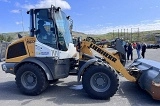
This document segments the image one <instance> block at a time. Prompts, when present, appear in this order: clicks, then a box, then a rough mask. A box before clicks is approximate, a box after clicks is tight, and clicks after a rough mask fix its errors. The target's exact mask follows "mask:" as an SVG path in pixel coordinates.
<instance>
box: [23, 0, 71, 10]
mask: <svg viewBox="0 0 160 106" xmlns="http://www.w3.org/2000/svg"><path fill="white" fill-rule="evenodd" d="M51 4H52V5H55V6H56V7H61V9H71V7H70V5H69V4H68V3H67V2H66V1H64V0H40V1H39V2H37V4H24V5H23V6H22V8H26V9H28V10H29V9H31V8H49V7H51Z"/></svg>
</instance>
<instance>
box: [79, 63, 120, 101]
mask: <svg viewBox="0 0 160 106" xmlns="http://www.w3.org/2000/svg"><path fill="white" fill-rule="evenodd" d="M82 84H83V88H84V90H85V91H86V92H87V93H88V95H89V96H90V97H92V98H95V99H108V98H110V97H112V96H113V95H114V94H115V93H116V91H117V90H118V86H119V79H118V76H117V74H116V73H115V71H114V70H113V69H112V68H111V67H110V66H99V65H98V66H94V65H93V66H90V67H89V68H87V70H86V72H85V73H84V75H83V78H82Z"/></svg>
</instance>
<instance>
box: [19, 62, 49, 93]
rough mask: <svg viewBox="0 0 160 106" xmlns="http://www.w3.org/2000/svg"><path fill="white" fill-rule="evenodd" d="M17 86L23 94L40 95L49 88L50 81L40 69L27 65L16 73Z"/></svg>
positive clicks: (33, 65)
mask: <svg viewBox="0 0 160 106" xmlns="http://www.w3.org/2000/svg"><path fill="white" fill-rule="evenodd" d="M16 84H17V86H18V88H19V89H20V91H21V92H22V93H23V94H26V95H38V94H40V93H42V92H43V91H44V90H45V89H46V88H47V86H48V80H47V78H46V75H45V73H44V72H43V70H42V69H41V68H40V67H38V66H37V65H35V64H31V63H26V64H24V65H22V66H21V67H19V69H18V71H17V73H16Z"/></svg>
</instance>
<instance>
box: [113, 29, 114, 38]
mask: <svg viewBox="0 0 160 106" xmlns="http://www.w3.org/2000/svg"><path fill="white" fill-rule="evenodd" d="M113 39H114V30H113Z"/></svg>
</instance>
